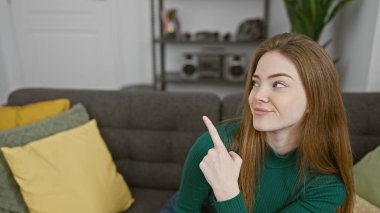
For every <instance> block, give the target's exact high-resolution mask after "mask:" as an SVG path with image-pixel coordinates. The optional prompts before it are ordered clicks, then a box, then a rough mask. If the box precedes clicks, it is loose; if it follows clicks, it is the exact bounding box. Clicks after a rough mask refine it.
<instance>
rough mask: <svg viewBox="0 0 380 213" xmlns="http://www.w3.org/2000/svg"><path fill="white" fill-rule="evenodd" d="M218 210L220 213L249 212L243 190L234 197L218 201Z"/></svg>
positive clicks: (216, 205)
mask: <svg viewBox="0 0 380 213" xmlns="http://www.w3.org/2000/svg"><path fill="white" fill-rule="evenodd" d="M215 207H216V210H217V211H218V213H247V212H248V210H247V207H246V206H245V203H244V199H243V195H242V194H241V192H240V193H239V194H238V195H236V196H235V197H234V198H231V199H229V200H226V201H222V202H216V203H215Z"/></svg>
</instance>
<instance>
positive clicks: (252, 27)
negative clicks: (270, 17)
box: [236, 19, 265, 41]
mask: <svg viewBox="0 0 380 213" xmlns="http://www.w3.org/2000/svg"><path fill="white" fill-rule="evenodd" d="M264 37H265V24H264V22H263V21H262V20H261V19H248V20H245V21H243V22H242V23H241V24H240V25H239V28H238V31H237V33H236V40H238V41H255V40H258V39H263V38H264Z"/></svg>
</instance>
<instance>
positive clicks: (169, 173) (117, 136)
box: [8, 89, 220, 189]
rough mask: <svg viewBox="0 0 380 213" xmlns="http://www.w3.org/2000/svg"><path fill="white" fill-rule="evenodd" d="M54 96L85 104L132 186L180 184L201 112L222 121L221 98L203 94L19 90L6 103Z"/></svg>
mask: <svg viewBox="0 0 380 213" xmlns="http://www.w3.org/2000/svg"><path fill="white" fill-rule="evenodd" d="M55 98H69V99H70V100H71V103H72V105H73V104H75V103H78V102H81V103H82V104H83V105H84V106H85V107H86V109H87V110H88V112H89V114H90V117H91V118H95V119H96V120H97V122H98V126H99V129H100V131H101V134H102V136H103V138H104V140H105V141H106V143H107V146H108V148H109V150H110V151H111V154H112V156H113V158H114V161H115V163H116V165H117V168H118V171H119V172H120V173H121V174H122V175H123V176H124V178H125V179H126V181H127V183H128V185H129V186H131V187H143V188H159V189H177V188H178V186H179V183H180V177H181V173H182V165H183V163H184V160H185V158H186V155H187V152H188V150H189V149H190V147H191V145H192V144H193V143H194V141H195V140H196V138H197V137H198V136H200V135H201V134H202V133H203V132H204V131H206V128H205V126H204V124H203V122H202V115H207V116H209V117H210V118H211V120H213V121H219V120H220V99H219V97H218V96H216V95H214V94H205V93H175V92H154V91H153V92H136V91H134V92H121V91H96V90H62V89H21V90H17V91H14V92H12V93H11V94H10V95H9V97H8V105H24V104H28V103H32V102H36V101H42V100H49V99H55Z"/></svg>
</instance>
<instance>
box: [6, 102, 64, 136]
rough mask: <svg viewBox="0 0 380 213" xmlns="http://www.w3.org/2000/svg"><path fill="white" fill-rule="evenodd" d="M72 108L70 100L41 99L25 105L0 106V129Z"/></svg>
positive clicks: (24, 123) (40, 118)
mask: <svg viewBox="0 0 380 213" xmlns="http://www.w3.org/2000/svg"><path fill="white" fill-rule="evenodd" d="M69 108H70V100H68V99H56V100H51V101H41V102H37V103H33V104H28V105H25V106H3V107H0V118H1V119H0V130H5V129H12V128H16V127H18V126H23V125H28V124H31V123H33V122H36V121H39V120H42V119H45V118H48V117H50V116H54V115H57V114H59V113H61V112H64V111H66V110H68V109H69Z"/></svg>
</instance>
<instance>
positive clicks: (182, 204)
mask: <svg viewBox="0 0 380 213" xmlns="http://www.w3.org/2000/svg"><path fill="white" fill-rule="evenodd" d="M225 127H226V126H225V125H219V126H216V129H217V130H218V133H219V135H220V136H221V138H222V140H223V142H224V143H225V145H226V146H227V147H228V145H229V143H230V141H229V138H230V137H231V135H232V133H233V132H230V130H231V131H235V129H234V128H232V129H230V130H227V129H228V128H227V129H226V128H225ZM213 146H214V145H213V142H212V139H211V136H210V134H209V133H208V132H206V133H204V134H203V135H202V136H200V137H199V138H198V139H197V141H196V142H195V143H194V145H193V146H192V147H191V149H190V151H189V153H188V155H187V158H186V161H185V165H184V169H183V171H182V179H181V184H180V188H179V195H178V198H177V201H176V205H175V206H174V212H175V213H200V212H202V206H203V204H204V203H205V202H209V203H208V204H210V205H211V206H212V208H216V209H217V211H218V212H226V213H227V212H231V211H229V209H231V208H237V207H236V206H240V205H242V206H243V207H244V202H242V197H241V195H238V196H236V197H234V198H232V199H230V200H228V201H224V202H217V201H216V200H215V197H214V196H213V194H212V189H211V186H210V185H209V184H208V182H207V180H206V178H205V177H204V175H203V173H202V171H201V169H200V168H199V163H200V162H201V161H202V160H203V158H204V157H205V156H206V155H207V152H208V150H209V149H211V148H213ZM210 192H211V193H210ZM210 194H211V195H212V196H210ZM210 205H209V206H210ZM244 208H245V207H244ZM234 212H237V211H234ZM238 212H241V211H238Z"/></svg>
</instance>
